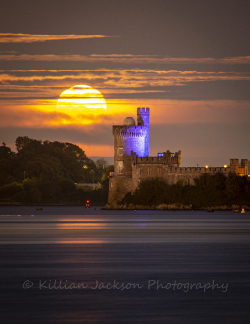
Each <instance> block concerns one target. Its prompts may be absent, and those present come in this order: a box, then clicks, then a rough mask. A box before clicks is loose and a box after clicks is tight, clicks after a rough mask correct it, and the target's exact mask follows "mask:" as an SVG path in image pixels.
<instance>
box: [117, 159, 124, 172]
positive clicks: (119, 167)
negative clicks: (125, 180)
mask: <svg viewBox="0 0 250 324" xmlns="http://www.w3.org/2000/svg"><path fill="white" fill-rule="evenodd" d="M118 173H119V174H122V173H123V162H122V161H119V163H118Z"/></svg>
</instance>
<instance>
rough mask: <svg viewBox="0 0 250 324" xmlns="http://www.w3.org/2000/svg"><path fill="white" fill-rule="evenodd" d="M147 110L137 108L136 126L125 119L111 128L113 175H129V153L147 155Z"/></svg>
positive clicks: (130, 120)
mask: <svg viewBox="0 0 250 324" xmlns="http://www.w3.org/2000/svg"><path fill="white" fill-rule="evenodd" d="M149 114H150V109H149V108H137V125H136V124H135V120H134V118H132V117H127V118H125V120H124V121H123V125H119V126H118V125H115V126H113V135H114V175H115V176H118V175H131V174H132V167H131V152H134V153H136V155H137V156H138V157H146V156H148V155H149Z"/></svg>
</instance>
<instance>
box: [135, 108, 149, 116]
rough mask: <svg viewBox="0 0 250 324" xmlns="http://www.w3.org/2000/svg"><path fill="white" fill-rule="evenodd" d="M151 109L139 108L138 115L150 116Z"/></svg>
mask: <svg viewBox="0 0 250 324" xmlns="http://www.w3.org/2000/svg"><path fill="white" fill-rule="evenodd" d="M149 111H150V109H149V108H148V107H147V108H145V107H140V108H137V114H149Z"/></svg>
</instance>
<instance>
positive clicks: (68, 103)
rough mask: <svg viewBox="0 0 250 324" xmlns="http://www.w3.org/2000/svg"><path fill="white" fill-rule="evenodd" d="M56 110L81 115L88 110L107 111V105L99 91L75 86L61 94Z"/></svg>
mask: <svg viewBox="0 0 250 324" xmlns="http://www.w3.org/2000/svg"><path fill="white" fill-rule="evenodd" d="M56 108H57V109H60V110H61V111H64V112H67V113H69V112H75V113H77V112H78V113H81V112H83V111H84V110H85V111H86V110H88V109H90V110H92V111H93V110H95V109H107V105H106V101H105V99H104V98H103V95H102V94H101V92H100V91H98V90H95V89H93V88H92V87H90V86H87V85H75V86H73V87H71V88H69V89H67V90H65V91H63V92H62V93H61V95H60V98H59V99H58V100H57V106H56Z"/></svg>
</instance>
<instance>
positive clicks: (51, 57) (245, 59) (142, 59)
mask: <svg viewBox="0 0 250 324" xmlns="http://www.w3.org/2000/svg"><path fill="white" fill-rule="evenodd" d="M103 37H113V36H103ZM0 60H2V61H76V62H78V61H79V62H81V61H82V62H92V63H93V62H113V63H114V62H115V63H125V64H128V63H129V64H152V63H157V64H250V56H237V57H225V58H221V59H218V58H210V57H206V58H185V57H180V58H175V57H167V56H165V57H162V56H157V55H131V54H125V55H123V54H120V55H119V54H111V55H97V54H91V55H74V54H72V55H69V54H65V55H55V54H45V55H39V54H34V55H31V54H21V55H14V54H6V55H0Z"/></svg>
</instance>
